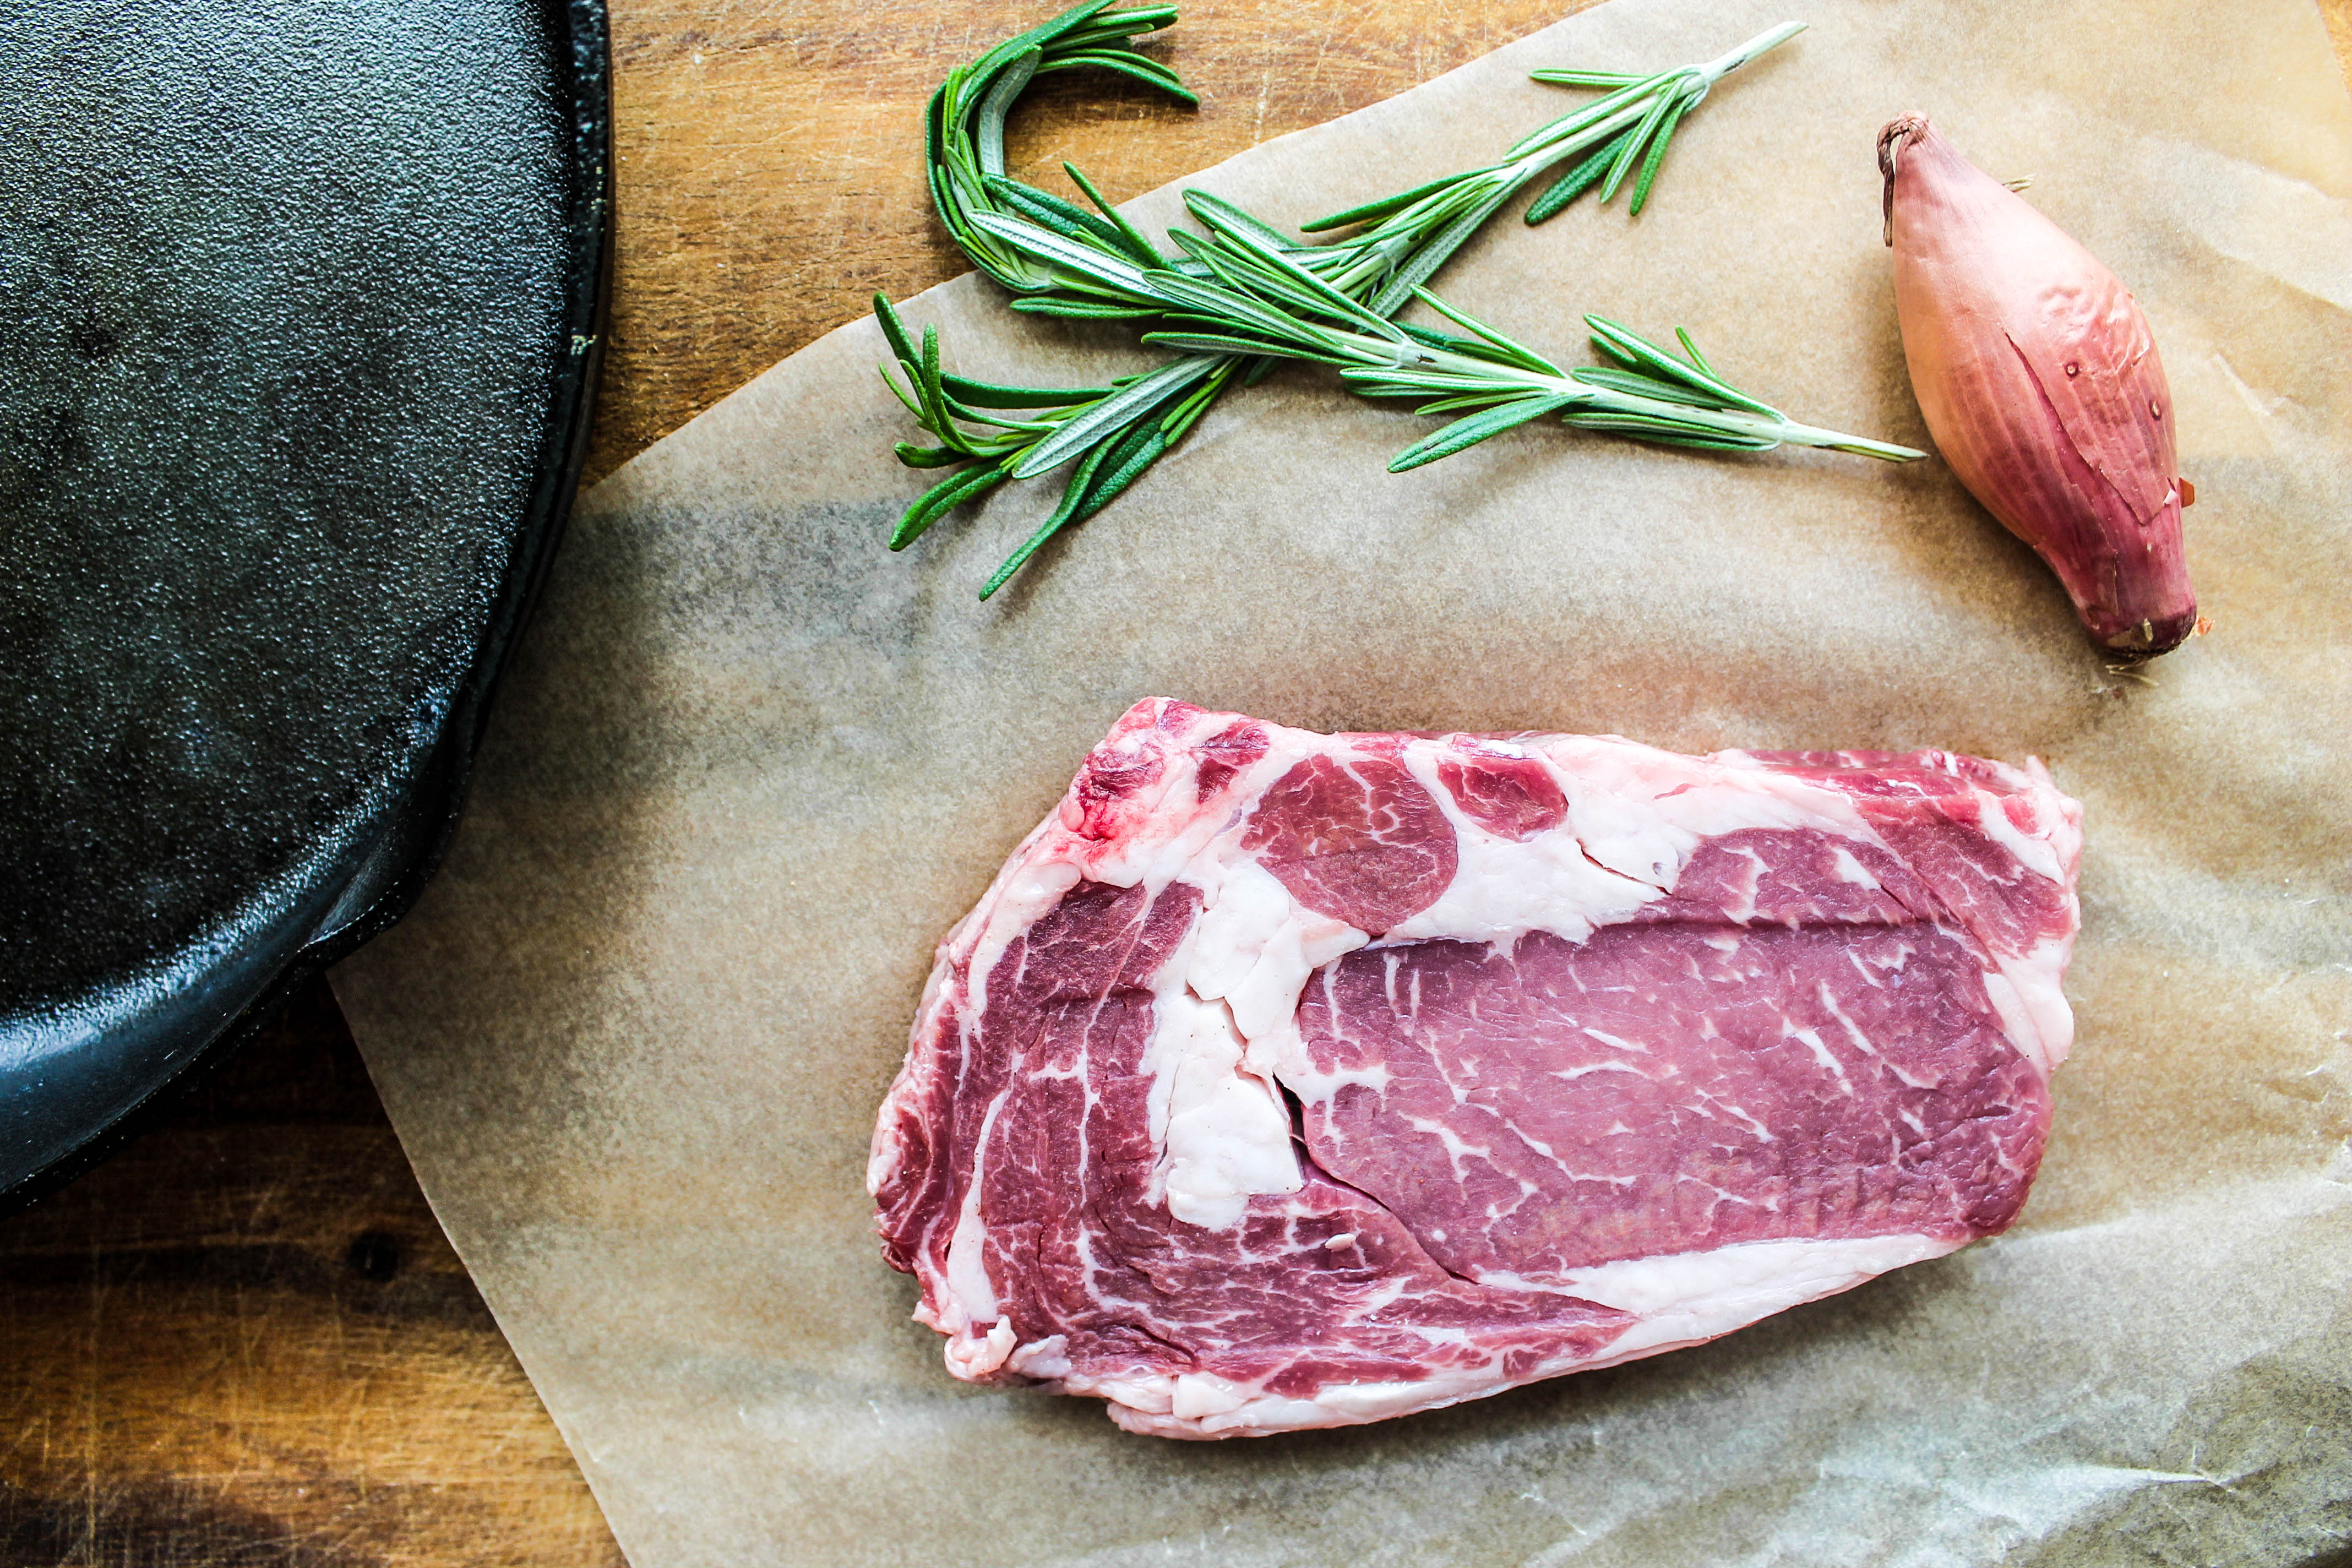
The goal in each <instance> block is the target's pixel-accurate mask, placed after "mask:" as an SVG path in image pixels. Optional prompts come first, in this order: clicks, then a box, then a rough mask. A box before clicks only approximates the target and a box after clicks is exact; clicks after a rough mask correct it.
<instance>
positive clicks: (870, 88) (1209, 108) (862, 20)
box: [0, 0, 2352, 1568]
mask: <svg viewBox="0 0 2352 1568" xmlns="http://www.w3.org/2000/svg"><path fill="white" fill-rule="evenodd" d="M1578 8H1579V4H1578V0H1553V3H1538V0H1489V3H1486V4H1479V5H1461V4H1458V3H1454V0H1332V3H1327V4H1311V5H1300V4H1294V5H1274V4H1272V3H1271V0H1193V3H1190V4H1187V5H1186V7H1185V20H1184V22H1183V24H1182V26H1180V27H1178V28H1177V29H1176V30H1175V32H1174V34H1173V35H1171V38H1170V40H1169V42H1168V43H1167V44H1165V45H1163V46H1160V53H1161V54H1162V58H1166V59H1167V60H1169V61H1170V63H1171V64H1173V65H1174V66H1176V67H1177V68H1178V69H1179V70H1181V72H1182V73H1183V74H1184V76H1185V77H1186V79H1188V80H1190V81H1191V82H1192V83H1193V85H1194V86H1195V87H1196V88H1198V89H1201V90H1202V93H1203V95H1204V97H1205V100H1206V101H1205V102H1204V104H1203V105H1202V108H1201V109H1200V110H1197V111H1187V110H1180V109H1176V108H1173V107H1171V106H1170V105H1169V104H1167V103H1166V102H1165V100H1160V99H1158V98H1157V97H1155V96H1154V95H1151V94H1150V93H1148V92H1145V91H1143V90H1141V89H1129V88H1126V87H1122V86H1119V85H1117V84H1111V83H1105V82H1103V81H1100V80H1092V79H1078V78H1075V77H1066V78H1063V79H1058V80H1055V81H1051V82H1048V83H1046V84H1045V85H1043V86H1042V87H1041V88H1040V89H1039V90H1038V91H1037V92H1036V93H1034V94H1033V95H1032V99H1031V100H1030V103H1029V105H1028V106H1027V107H1026V108H1025V109H1024V114H1023V116H1022V118H1021V120H1020V121H1019V123H1018V125H1017V126H1016V130H1015V134H1014V135H1013V140H1012V148H1011V153H1012V157H1013V162H1014V163H1015V165H1016V167H1015V172H1016V173H1019V174H1024V176H1025V177H1031V178H1035V179H1038V180H1040V182H1041V183H1052V181H1053V180H1055V179H1057V178H1058V174H1057V173H1054V172H1055V171H1057V168H1058V164H1059V162H1060V160H1061V159H1063V158H1070V159H1072V160H1073V161H1075V162H1077V163H1080V164H1081V165H1083V166H1084V167H1085V168H1087V170H1088V172H1089V173H1090V174H1094V175H1095V176H1096V177H1097V180H1098V181H1099V182H1100V183H1102V184H1104V185H1105V186H1106V187H1107V188H1108V190H1109V191H1110V192H1111V194H1113V195H1117V196H1126V195H1133V194H1134V193H1136V192H1139V191H1142V190H1145V189H1148V188H1150V187H1151V186H1153V185H1156V184H1160V183H1161V182H1163V181H1166V180H1169V179H1171V178H1174V177H1176V176H1177V175H1180V174H1185V173H1187V172H1189V171H1191V170H1193V169H1197V168H1201V167H1202V166H1205V165H1207V164H1209V163H1215V162H1217V161H1218V160H1220V159H1222V158H1224V157H1226V156H1228V155H1230V154H1231V153H1235V152H1237V151H1239V150H1240V149H1242V148H1244V147H1246V146H1248V145H1250V144H1252V143H1253V142H1258V141H1262V140H1264V139H1265V138H1267V137H1271V136H1276V135H1279V134H1281V133H1283V132H1287V131H1292V130H1296V129H1298V128H1300V127H1302V126H1306V125H1310V124H1315V123H1318V122H1319V121H1324V120H1327V119H1329V118H1331V117H1332V116H1334V115H1337V114H1339V113H1342V112H1345V111H1346V110H1350V109H1354V108H1357V107H1360V106H1361V105H1363V104H1366V103H1370V102H1371V101H1373V100H1378V99H1381V98H1384V97H1386V96H1388V95H1390V94H1391V93H1394V92H1397V91H1399V90H1401V89H1404V88H1406V87H1408V86H1411V85H1412V83H1414V82H1416V81H1419V80H1422V79H1425V78H1427V77H1430V76H1433V75H1435V74H1436V73H1438V72H1440V71H1442V70H1445V69H1448V68H1452V67H1454V66H1455V65H1458V64H1461V63H1462V62H1463V61H1465V60H1467V59H1470V58H1474V57H1475V56H1477V55H1479V54H1482V53H1485V52H1486V51H1487V50H1488V49H1491V48H1494V47H1496V46H1497V45H1500V44H1502V43H1504V42H1507V41H1508V40H1509V39H1511V38H1513V37H1519V36H1521V35H1523V34H1525V33H1527V32H1529V31H1531V30H1533V29H1535V28H1537V27H1538V26H1543V25H1545V24H1547V23H1549V22H1551V21H1554V20H1556V19H1558V18H1559V16H1564V15H1566V14H1568V13H1569V12H1570V11H1572V10H1575V9H1578ZM1052 9H1053V7H1052V5H1050V4H1045V5H1025V4H1013V3H1009V0H941V3H938V4H930V5H907V4H884V5H877V4H874V3H873V0H858V3H855V4H852V3H848V0H809V3H803V4H781V3H773V0H771V3H768V4H758V3H750V0H658V3H656V0H642V3H631V0H615V5H614V17H613V26H614V56H615V67H616V75H615V82H616V87H615V108H616V129H617V142H618V147H617V151H618V154H619V159H620V163H619V195H620V201H619V226H620V227H619V236H620V246H619V262H618V268H617V273H616V288H615V300H614V319H613V327H612V340H611V343H610V357H609V359H608V361H607V368H606V373H605V374H606V381H605V385H604V400H603V405H602V410H601V413H600V416H599V419H598V423H597V427H596V433H595V439H594V443H593V449H592V453H591V458H590V471H591V475H592V477H593V475H596V474H601V473H604V472H606V471H609V470H610V469H611V468H614V467H615V466H616V465H618V464H619V463H621V462H623V461H625V459H626V458H629V457H631V456H633V455H634V454H635V453H636V452H638V451H640V450H642V449H643V448H645V447H646V446H648V445H650V444H651V443H652V442H654V441H655V440H656V439H657V438H659V437H661V436H663V435H664V434H667V432H668V431H670V430H673V429H675V428H677V426H679V425H681V424H684V423H685V422H686V421H687V420H688V419H689V418H691V417H692V416H694V415H695V414H697V413H698V412H699V411H700V410H702V409H703V408H705V407H708V406H709V405H710V404H711V403H713V402H715V401H716V400H717V399H718V398H719V397H720V396H722V395H725V394H726V393H727V392H729V391H730V390H731V389H732V388H734V387H736V386H738V385H740V384H742V383H743V382H745V381H747V380H749V379H750V378H751V376H753V375H755V374H758V373H759V372H760V371H761V370H763V369H765V368H766V367H767V366H768V365H769V364H771V363H774V362H775V361H776V360H778V359H780V358H782V357H783V356H784V355H785V354H788V353H791V352H792V351H793V350H794V349H797V348H799V347H801V346H802V345H803V344H805V343H807V342H811V341H813V340H814V339H815V338H817V337H819V336H821V335H822V334H823V333H824V332H825V331H829V330H831V329H832V328H834V327H835V326H838V325H840V324H841V323H842V322H844V321H849V320H851V319H853V318H855V317H856V316H858V315H860V314H862V313H863V312H864V311H865V310H866V300H867V299H868V298H869V297H870V296H871V294H872V293H873V292H874V291H875V290H876V289H885V290H887V291H888V292H889V293H891V294H892V295H893V296H894V297H898V298H903V297H905V296H906V295H908V294H911V293H914V292H916V291H917V290H919V289H923V288H926V287H928V286H929V285H930V284H932V283H935V282H938V281H940V280H941V279H945V278H948V277H950V276H952V275H954V274H955V273H957V272H959V271H961V270H962V265H961V258H959V257H958V256H957V254H956V253H955V251H954V250H953V248H952V247H950V245H949V244H948V243H947V240H946V237H945V236H944V235H943V234H942V233H941V232H940V229H939V228H938V227H937V226H936V225H935V224H934V223H933V222H932V221H931V219H930V217H929V212H928V209H927V207H926V205H925V196H924V192H923V186H922V180H921V172H920V169H919V165H918V163H917V162H916V156H915V153H916V146H917V127H918V115H919V111H920V109H921V105H922V101H923V100H924V98H925V97H926V95H927V94H928V93H929V89H930V87H931V85H932V83H933V81H934V80H935V79H936V78H937V77H938V75H939V74H940V71H941V70H942V69H943V68H944V67H945V65H946V64H947V63H948V62H949V61H950V60H952V59H955V58H965V57H968V56H969V55H971V54H972V53H974V52H976V51H977V50H978V49H979V48H981V47H985V46H986V45H987V44H988V43H991V42H992V41H994V39H996V38H997V37H1002V36H1003V35H1005V34H1007V33H1009V32H1012V31H1015V30H1017V29H1019V28H1020V27H1023V26H1028V25H1029V24H1030V23H1032V22H1034V21H1035V20H1037V19H1039V18H1040V17H1041V16H1045V15H1048V14H1050V12H1051V10H1052ZM1792 11H1794V12H1797V13H1800V14H1801V11H1802V7H1801V5H1798V6H1792ZM2326 11H2327V16H2328V22H2329V26H2330V29H2331V31H2332V32H2333V34H2334V37H2335V39H2336V49H2337V53H2338V57H2339V58H2341V59H2344V60H2347V62H2352V0H2326ZM878 456H879V455H877V457H878ZM619 1562H620V1554H619V1552H618V1550H617V1549H616V1548H615V1547H614V1544H613V1542H612V1539H611V1536H610V1535H609V1533H607V1532H606V1531H605V1529H604V1524H603V1521H602V1520H601V1519H600V1518H599V1516H598V1515H597V1513H596V1511H595V1507H594V1504H593V1501H592V1500H591V1499H590V1498H589V1496H588V1492H587V1489H586V1487H585V1486H584V1484H583V1482H582V1481H581V1479H580V1477H579V1472H578V1471H577V1469H576V1468H574V1467H573V1465H572V1461H571V1459H570V1457H569V1456H568V1454H567V1453H566V1452H565V1450H564V1447H563V1445H562V1440H561V1438H560V1437H559V1436H558V1435H557V1433H556V1431H555V1429H554V1426H553V1424H552V1423H551V1422H550V1420H549V1419H548V1417H547V1415H546V1413H545V1412H544V1410H543V1409H542V1408H541V1406H540V1405H539V1403H538V1400H537V1399H536V1397H535V1396H534V1395H533V1394H531V1391H530V1385H529V1384H528V1382H527V1381H526V1380H525V1379H524V1378H523V1376H522V1373H521V1371H520V1368H519V1367H518V1366H517V1365H516V1364H515V1362H514V1358H513V1356H512V1354H511V1352H509V1350H508V1348H507V1346H506V1343H505V1342H504V1340H502V1339H501V1338H500V1337H499V1333H498V1331H497V1328H496V1326H495V1324H493V1323H492V1321H490V1318H489V1315H488V1311H487V1310H485V1309H484V1307H483V1305H482V1302H481V1299H480V1297H479V1296H478V1294H477V1293H476V1292H475V1290H474V1289H473V1286H472V1284H471V1282H470V1281H469V1280H467V1278H466V1275H465V1272H464V1269H463V1268H462V1267H461V1266H460V1265H459V1264H458V1262H457V1258H456V1257H455V1256H454V1254H452V1253H451V1251H450V1250H449V1247H448V1245H447V1243H446V1241H445V1240H444V1239H443V1238H442V1237H441V1234H440V1231H439V1229H438V1227H437V1226H436V1225H435V1224H434V1222H433V1219H432V1216H431V1214H430V1212H429V1211H428V1210H427V1209H426V1207H425V1202H424V1199H423V1197H422V1195H421V1194H419V1193H418V1191H417V1189H416V1184H415V1180H414V1179H413V1177H412V1176H411V1175H410V1173H409V1170H408V1166H407V1163H406V1162H405V1161H404V1159H403V1158H402V1156H401V1153H400V1151H399V1147H398V1145H397V1142H395V1141H394V1137H393V1134H392V1131H391V1128H390V1126H389V1125H388V1124H387V1122H386V1121H385V1120H384V1117H383V1110H382V1108H381V1107H380V1106H379V1105H378V1103H377V1101H376V1099H375V1096H374V1092H373V1089H371V1088H370V1087H369V1085H368V1082H367V1079H366V1076H365V1072H364V1070H363V1068H362V1067H361V1066H360V1064H359V1061H358V1058H357V1055H356V1053H355V1052H354V1051H353V1050H352V1045H351V1038H350V1034H349V1031H348V1030H347V1029H346V1028H345V1027H344V1026H343V1023H342V1019H341V1015H340V1014H339V1013H337V1012H336V1011H335V1009H334V1003H333V1000H332V998H331V996H330V995H329V994H327V992H326V989H325V987H324V986H323V985H321V986H318V987H314V988H312V989H311V990H310V992H308V993H306V994H304V995H303V996H302V997H300V998H299V999H298V1001H297V1003H296V1004H295V1005H294V1006H293V1007H292V1008H291V1009H290V1010H289V1015H288V1016H287V1017H285V1018H284V1019H282V1020H280V1021H279V1022H278V1024H277V1025H275V1026H273V1027H272V1028H271V1029H270V1030H269V1031H268V1032H267V1033H266V1034H265V1036H264V1037H262V1038H261V1039H260V1040H257V1042H256V1043H255V1044H254V1046H253V1047H251V1048H249V1049H248V1050H247V1052H246V1053H245V1054H244V1056H243V1057H242V1058H240V1059H239V1060H238V1061H236V1062H235V1063H233V1064H230V1066H229V1067H228V1068H226V1069H225V1070H224V1071H223V1073H222V1074H221V1075H219V1076H218V1077H216V1078H215V1079H213V1080H212V1081H211V1082H210V1083H208V1084H207V1085H205V1087H203V1088H202V1089H200V1090H198V1091H197V1092H196V1093H195V1094H194V1096H193V1097H192V1098H191V1099H189V1100H187V1101H186V1102H185V1103H184V1104H183V1105H182V1106H180V1107H179V1108H178V1109H177V1110H175V1111H174V1112H173V1114H171V1115H170V1116H169V1118H168V1119H166V1120H165V1121H163V1122H161V1123H160V1124H159V1125H157V1126H155V1127H154V1128H153V1129H152V1131H149V1132H147V1133H146V1134H145V1135H144V1136H142V1138H140V1139H139V1140H138V1141H137V1142H134V1143H133V1144H132V1145H131V1147H129V1148H128V1149H126V1150H125V1151H124V1152H123V1153H121V1155H120V1156H118V1157H117V1158H116V1159H115V1160H114V1161H113V1162H111V1163H109V1164H108V1165H106V1166H104V1167H102V1168H101V1169H100V1171H98V1172H97V1173H93V1174H92V1175H90V1176H89V1177H87V1178H85V1179H84V1180H83V1181H81V1182H80V1183H78V1184H75V1185H74V1186H72V1187H70V1188H68V1189H67V1190H66V1191H65V1192H63V1193H61V1194H58V1195H56V1196H54V1197H52V1198H50V1199H49V1200H47V1202H45V1203H43V1204H41V1205H37V1206H36V1207H34V1208H33V1209H31V1210H28V1211H26V1213H24V1214H21V1215H16V1216H13V1217H12V1218H9V1219H7V1220H5V1221H0V1565H5V1568H16V1565H18V1564H27V1565H30V1564H49V1563H56V1564H64V1565H71V1568H112V1565H116V1564H137V1565H139V1568H231V1565H234V1568H262V1565H265V1564H266V1565H270V1568H379V1565H381V1568H392V1565H401V1568H444V1565H446V1568H459V1565H464V1568H482V1565H491V1568H498V1565H506V1564H513V1565H516V1568H522V1565H538V1564H559V1563H560V1564H564V1565H566V1568H594V1565H599V1564H604V1565H610V1564H614V1563H619Z"/></svg>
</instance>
